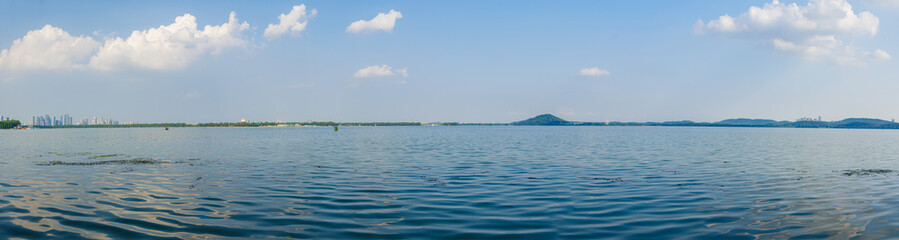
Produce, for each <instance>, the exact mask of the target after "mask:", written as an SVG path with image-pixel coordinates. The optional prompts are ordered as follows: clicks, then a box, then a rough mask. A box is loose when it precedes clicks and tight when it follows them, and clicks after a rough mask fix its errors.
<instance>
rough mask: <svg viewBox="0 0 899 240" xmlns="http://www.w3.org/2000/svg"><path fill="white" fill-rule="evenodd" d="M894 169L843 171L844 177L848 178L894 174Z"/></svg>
mask: <svg viewBox="0 0 899 240" xmlns="http://www.w3.org/2000/svg"><path fill="white" fill-rule="evenodd" d="M892 172H893V170H892V169H850V170H843V175H846V176H867V175H874V174H887V173H892Z"/></svg>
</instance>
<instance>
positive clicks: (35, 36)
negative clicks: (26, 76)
mask: <svg viewBox="0 0 899 240" xmlns="http://www.w3.org/2000/svg"><path fill="white" fill-rule="evenodd" d="M99 47H100V43H99V42H97V41H94V39H92V38H90V37H86V36H78V37H73V36H72V35H69V33H68V32H66V31H64V30H62V29H60V28H57V27H54V26H51V25H45V26H44V27H43V28H41V29H38V30H33V31H29V32H28V33H26V34H25V36H24V37H22V38H20V39H17V40H15V41H13V43H12V46H10V47H9V49H3V51H0V69H8V70H13V71H16V70H50V69H72V68H81V67H84V64H86V63H87V60H88V59H89V57H90V56H91V54H93V53H94V52H95V51H96V50H97V48H99Z"/></svg>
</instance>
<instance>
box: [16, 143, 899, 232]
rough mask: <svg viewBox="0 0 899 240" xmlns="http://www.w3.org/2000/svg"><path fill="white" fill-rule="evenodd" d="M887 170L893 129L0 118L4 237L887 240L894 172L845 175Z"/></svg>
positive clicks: (897, 197) (896, 181) (894, 160)
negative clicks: (112, 124)
mask: <svg viewBox="0 0 899 240" xmlns="http://www.w3.org/2000/svg"><path fill="white" fill-rule="evenodd" d="M134 159H138V160H147V161H145V162H150V163H151V164H117V162H106V163H109V164H96V165H46V164H47V163H51V161H61V163H70V164H71V163H78V162H81V163H87V162H97V161H115V160H134ZM154 162H155V163H154ZM894 168H895V169H896V170H899V131H894V130H848V129H775V128H689V127H508V126H506V127H345V128H341V129H340V131H339V132H334V131H333V129H332V128H209V129H203V128H173V129H171V130H169V131H164V130H162V129H50V130H18V131H0V238H30V239H35V238H39V239H46V238H59V239H78V238H98V239H104V238H112V239H136V238H137V239H144V238H268V237H286V238H326V239H356V238H376V239H385V238H388V239H394V238H402V239H434V238H436V239H492V238H496V239H508V238H533V239H554V238H560V239H601V238H613V239H619V238H624V239H721V238H730V239H754V238H762V239H771V238H774V239H789V238H795V239H827V238H832V239H848V238H855V239H879V238H897V237H899V211H897V210H899V176H897V174H899V171H897V172H892V173H872V174H867V175H865V174H864V173H863V174H852V175H847V174H844V172H843V170H851V169H894Z"/></svg>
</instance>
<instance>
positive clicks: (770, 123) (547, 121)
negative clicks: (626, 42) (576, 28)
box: [511, 114, 899, 129]
mask: <svg viewBox="0 0 899 240" xmlns="http://www.w3.org/2000/svg"><path fill="white" fill-rule="evenodd" d="M511 125H519V126H529V125H530V126H688V127H787V128H869V129H899V123H896V122H892V121H886V120H881V119H873V118H847V119H843V120H841V121H836V122H826V121H820V120H813V119H801V120H799V121H795V122H790V121H775V120H770V119H748V118H734V119H726V120H722V121H718V122H693V121H670V122H572V121H566V120H564V119H562V118H559V117H556V116H553V115H552V114H542V115H539V116H536V117H533V118H529V119H527V120H522V121H518V122H513V123H511Z"/></svg>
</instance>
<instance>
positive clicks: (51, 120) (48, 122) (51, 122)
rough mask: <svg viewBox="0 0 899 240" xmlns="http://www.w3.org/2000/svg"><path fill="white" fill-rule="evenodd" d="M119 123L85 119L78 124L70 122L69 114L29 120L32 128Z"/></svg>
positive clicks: (95, 118) (108, 120)
mask: <svg viewBox="0 0 899 240" xmlns="http://www.w3.org/2000/svg"><path fill="white" fill-rule="evenodd" d="M118 124H119V121H116V120H113V119H109V118H103V117H94V118H93V119H90V118H87V119H82V120H81V121H79V122H74V121H73V120H72V116H69V114H64V115H62V116H59V117H50V114H47V115H44V116H34V117H32V118H31V125H32V126H65V125H118Z"/></svg>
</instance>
